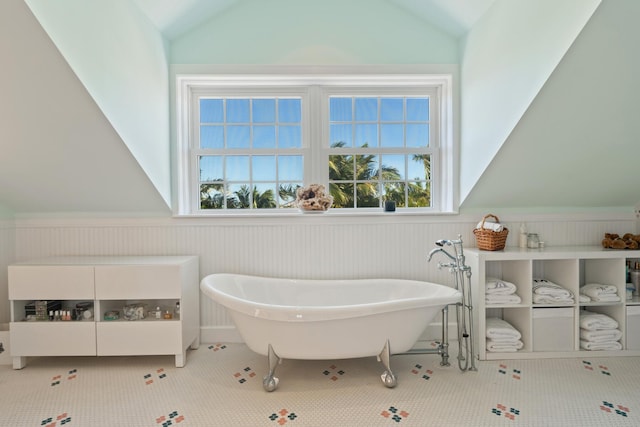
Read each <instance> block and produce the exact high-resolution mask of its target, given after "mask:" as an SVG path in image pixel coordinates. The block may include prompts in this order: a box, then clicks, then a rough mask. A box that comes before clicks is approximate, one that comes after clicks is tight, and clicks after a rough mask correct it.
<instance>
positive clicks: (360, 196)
mask: <svg viewBox="0 0 640 427" xmlns="http://www.w3.org/2000/svg"><path fill="white" fill-rule="evenodd" d="M356 204H357V206H358V207H359V208H377V207H379V206H380V194H379V192H378V184H377V183H364V184H357V185H356Z"/></svg>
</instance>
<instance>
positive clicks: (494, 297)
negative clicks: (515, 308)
mask: <svg viewBox="0 0 640 427" xmlns="http://www.w3.org/2000/svg"><path fill="white" fill-rule="evenodd" d="M484 301H485V302H486V303H487V304H520V303H521V302H522V298H520V297H519V296H518V295H516V294H510V295H502V294H490V295H486V296H485V299H484Z"/></svg>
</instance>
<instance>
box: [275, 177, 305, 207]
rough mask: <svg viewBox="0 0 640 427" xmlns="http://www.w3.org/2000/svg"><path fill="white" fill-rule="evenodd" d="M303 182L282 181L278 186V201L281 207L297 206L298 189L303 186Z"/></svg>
mask: <svg viewBox="0 0 640 427" xmlns="http://www.w3.org/2000/svg"><path fill="white" fill-rule="evenodd" d="M301 186H302V183H301V182H285V183H281V184H280V187H279V188H278V203H279V204H280V207H281V208H293V207H295V203H294V202H295V201H296V191H297V190H298V187H301Z"/></svg>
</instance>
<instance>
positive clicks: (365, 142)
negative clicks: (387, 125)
mask: <svg viewBox="0 0 640 427" xmlns="http://www.w3.org/2000/svg"><path fill="white" fill-rule="evenodd" d="M364 146H367V147H377V146H378V125H377V124H366V125H356V147H364Z"/></svg>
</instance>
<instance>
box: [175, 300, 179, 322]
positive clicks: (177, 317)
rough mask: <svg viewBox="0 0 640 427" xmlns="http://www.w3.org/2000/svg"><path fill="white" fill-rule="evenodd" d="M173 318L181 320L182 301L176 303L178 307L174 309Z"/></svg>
mask: <svg viewBox="0 0 640 427" xmlns="http://www.w3.org/2000/svg"><path fill="white" fill-rule="evenodd" d="M173 317H175V318H176V319H179V318H180V301H176V307H175V308H174V309H173Z"/></svg>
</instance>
